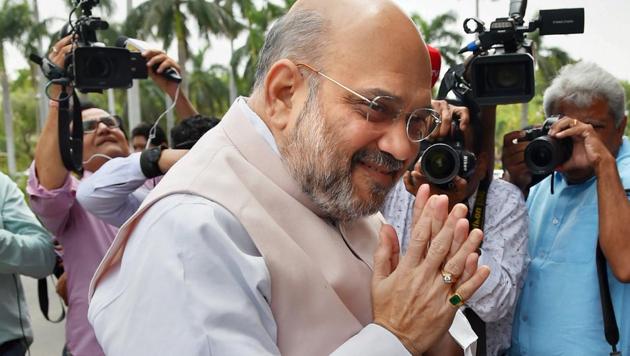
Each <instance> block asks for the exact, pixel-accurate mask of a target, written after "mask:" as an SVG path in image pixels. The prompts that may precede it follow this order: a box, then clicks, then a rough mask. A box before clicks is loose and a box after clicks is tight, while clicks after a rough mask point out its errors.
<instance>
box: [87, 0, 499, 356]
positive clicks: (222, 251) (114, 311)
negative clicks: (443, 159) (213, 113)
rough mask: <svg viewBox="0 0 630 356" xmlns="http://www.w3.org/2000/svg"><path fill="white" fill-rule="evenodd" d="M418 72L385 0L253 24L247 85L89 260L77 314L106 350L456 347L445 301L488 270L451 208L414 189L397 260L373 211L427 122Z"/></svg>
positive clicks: (423, 54)
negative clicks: (254, 58) (248, 90)
mask: <svg viewBox="0 0 630 356" xmlns="http://www.w3.org/2000/svg"><path fill="white" fill-rule="evenodd" d="M392 39H396V40H395V41H393V40H392ZM430 79H431V72H430V66H429V56H428V53H427V50H426V45H425V44H424V42H423V41H422V38H421V37H420V34H419V33H418V30H417V29H416V28H415V26H414V25H413V23H412V22H411V20H410V19H409V18H408V17H407V16H406V15H405V14H404V13H403V12H402V11H401V10H400V9H399V8H398V7H396V6H395V5H393V3H392V2H391V1H388V0H376V1H370V2H365V1H359V0H345V1H338V0H337V1H333V0H325V1H321V0H318V1H315V0H303V1H298V2H297V3H296V4H295V5H294V6H293V8H292V9H291V10H290V11H289V13H288V14H287V15H286V16H284V17H283V18H282V19H280V20H278V22H277V23H276V24H275V25H274V27H273V28H272V30H271V31H270V33H269V34H268V35H267V38H266V42H265V46H264V48H263V51H262V53H261V56H260V62H259V65H258V70H257V76H256V84H255V88H254V91H253V93H252V95H251V97H250V98H249V99H247V98H239V99H238V100H237V101H236V102H235V103H234V105H233V106H232V107H231V108H230V110H229V112H228V113H227V114H226V115H225V117H224V118H223V120H222V122H221V124H220V125H219V126H217V127H216V128H215V129H214V130H212V131H211V132H209V133H208V134H206V135H205V136H204V137H203V138H202V139H201V140H200V141H199V142H198V143H197V145H195V147H194V148H193V149H192V150H191V151H190V152H189V154H188V155H186V156H185V157H184V158H183V159H182V160H181V161H179V162H178V163H177V164H176V165H175V166H174V167H173V168H172V170H171V171H169V173H168V174H167V175H166V176H165V177H164V179H163V180H162V182H161V183H160V184H159V185H158V186H157V187H156V189H155V190H154V191H153V192H152V193H151V194H150V195H149V197H148V198H147V199H146V200H145V201H144V203H143V205H142V207H141V208H140V210H139V211H138V212H137V213H136V214H135V215H134V216H133V217H132V218H131V219H130V220H129V221H128V222H127V223H126V224H125V225H124V226H123V227H122V228H121V231H120V233H119V235H118V236H117V238H116V240H115V242H114V244H113V245H112V248H111V249H110V251H109V252H108V254H107V256H106V257H105V259H104V261H103V263H102V264H101V266H100V267H99V269H98V271H97V273H96V275H95V277H94V279H93V282H92V297H91V303H90V312H89V318H90V320H91V322H92V325H93V326H94V330H95V332H96V334H97V337H98V340H99V342H100V344H101V345H102V347H103V349H104V350H105V352H106V353H107V354H108V355H132V354H133V355H155V354H160V355H173V354H182V355H210V354H212V355H280V354H282V355H325V354H331V353H333V354H336V355H408V354H414V355H418V354H440V355H451V354H453V355H456V354H462V353H463V352H465V353H466V354H467V355H470V354H471V352H473V348H474V341H475V339H476V336H475V335H474V333H472V334H471V332H472V331H471V330H470V328H469V325H468V324H467V323H466V321H465V320H462V317H461V316H460V315H459V314H456V312H457V308H458V307H459V306H460V305H461V304H462V303H463V301H464V300H465V299H467V298H469V297H470V296H471V295H472V294H473V293H474V292H475V290H477V288H479V286H480V285H481V284H482V283H483V281H484V280H485V279H486V278H487V276H488V274H489V269H488V268H487V267H485V266H482V267H479V268H478V267H477V258H478V256H477V255H476V253H475V252H474V251H475V250H476V248H477V246H478V245H479V243H480V242H481V239H482V233H481V231H479V230H473V231H472V232H470V233H469V231H468V230H469V229H468V223H467V221H466V219H465V218H466V210H467V209H466V207H465V206H463V205H457V206H455V208H453V210H452V212H451V213H450V214H448V209H447V207H448V199H447V198H446V197H445V196H436V197H431V198H429V191H428V187H426V186H425V187H422V188H421V189H420V190H419V193H418V199H417V209H416V216H417V219H416V222H417V224H416V226H415V227H414V233H413V238H412V241H411V242H410V247H409V249H408V252H407V254H406V255H405V256H404V257H401V258H399V248H398V241H397V237H396V234H395V232H394V230H393V228H392V227H391V226H389V225H384V224H383V223H382V218H381V216H380V215H373V214H377V212H378V209H379V208H380V206H381V204H382V203H383V199H384V198H385V195H386V194H387V192H388V191H389V190H390V189H391V188H392V187H393V185H394V184H395V183H396V181H397V180H398V179H400V177H401V176H402V174H403V173H404V171H405V167H406V166H407V165H408V164H409V163H410V162H411V161H412V160H413V159H414V158H415V155H416V152H417V151H418V147H419V144H418V142H419V141H421V140H422V139H424V138H425V137H426V136H428V135H429V134H431V132H432V131H433V129H434V128H435V127H437V125H438V124H439V122H440V119H439V115H438V113H437V112H435V111H434V110H432V109H431V108H430V107H431V90H430ZM379 231H380V233H379ZM429 242H430V244H429ZM399 260H400V261H399ZM444 271H448V273H446V272H444ZM449 327H450V333H449V332H447V331H449Z"/></svg>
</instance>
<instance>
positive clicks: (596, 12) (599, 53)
mask: <svg viewBox="0 0 630 356" xmlns="http://www.w3.org/2000/svg"><path fill="white" fill-rule="evenodd" d="M37 1H38V4H39V11H40V17H42V18H44V17H55V18H59V19H60V20H59V21H58V22H57V24H56V26H57V27H61V25H62V21H61V19H62V18H64V17H67V10H66V8H65V6H64V4H63V0H37ZM365 1H370V0H365ZM394 1H395V2H396V3H398V4H399V5H400V7H401V8H403V9H404V10H405V11H406V12H408V13H411V12H417V13H419V14H420V15H421V16H422V17H423V18H425V19H431V18H434V17H435V16H437V15H440V14H442V13H445V12H448V11H454V12H455V13H456V14H457V15H458V17H459V19H458V22H457V24H456V25H453V28H452V29H451V30H454V31H460V32H461V33H462V35H464V36H465V37H464V42H465V43H468V42H470V41H472V40H474V36H472V35H466V34H465V33H464V32H463V28H462V23H463V20H464V19H465V18H467V17H474V16H475V1H478V2H479V10H480V11H479V17H480V19H481V20H483V21H484V22H485V23H486V24H489V23H490V22H491V21H492V20H494V19H495V18H497V17H505V16H507V13H508V8H509V0H433V1H429V0H394ZM142 2H143V0H133V1H132V3H133V5H138V4H140V3H142ZM126 6H127V1H126V0H116V10H115V13H114V15H113V16H112V17H111V18H108V19H107V20H111V21H122V19H123V18H124V15H125V13H126ZM563 7H584V8H585V17H586V20H585V30H584V34H578V35H556V36H545V38H544V39H543V43H544V44H545V45H546V46H556V47H560V48H562V49H564V50H565V51H567V52H568V53H569V54H570V55H571V56H572V57H574V58H576V59H583V60H588V61H593V62H596V63H598V64H599V65H601V66H602V67H604V68H605V69H606V70H608V71H610V72H611V73H612V74H613V75H615V76H616V77H618V78H620V79H624V80H628V81H630V60H629V59H630V39H629V37H628V36H629V34H630V21H628V15H629V14H630V1H627V0H572V1H568V0H530V1H528V11H527V13H526V18H527V19H531V18H532V16H533V15H534V14H536V13H537V10H540V9H555V8H563ZM97 12H98V11H95V14H96V13H97ZM194 27H195V25H191V26H190V28H191V29H192V30H193V32H194ZM192 38H193V39H194V38H198V36H194V33H193V36H192ZM241 41H243V39H242V38H241ZM465 43H463V44H462V46H463V45H464V44H465ZM200 45H201V44H200V43H195V42H194V41H193V42H192V43H191V46H192V47H193V50H194V47H198V46H200ZM237 45H238V43H237ZM168 54H169V55H170V56H172V57H174V58H176V56H177V51H176V48H175V47H174V46H172V48H169V49H168ZM229 58H230V50H229V43H228V42H227V41H226V40H225V39H222V38H216V37H215V38H213V39H212V47H211V49H210V50H209V51H208V52H207V58H206V65H210V64H213V63H220V64H224V65H227V64H228V63H229ZM7 66H8V69H9V71H8V73H10V74H9V75H10V76H11V77H15V75H14V74H11V73H15V70H16V69H18V68H24V67H26V61H25V60H24V59H23V56H21V55H20V53H19V52H17V51H16V50H15V49H14V48H9V52H8V56H7Z"/></svg>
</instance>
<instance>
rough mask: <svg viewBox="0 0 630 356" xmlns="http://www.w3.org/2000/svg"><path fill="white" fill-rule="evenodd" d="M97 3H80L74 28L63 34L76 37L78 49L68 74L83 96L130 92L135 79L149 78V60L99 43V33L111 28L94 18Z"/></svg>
mask: <svg viewBox="0 0 630 356" xmlns="http://www.w3.org/2000/svg"><path fill="white" fill-rule="evenodd" d="M98 2H99V1H98V0H87V1H86V0H77V7H79V8H80V9H81V11H82V15H81V16H80V17H79V18H78V19H77V20H76V22H75V23H74V24H68V26H66V28H65V30H66V31H62V37H64V36H67V35H70V34H74V35H75V36H76V40H75V42H74V43H75V46H76V48H75V49H74V50H73V51H72V53H71V54H69V55H68V56H67V57H66V60H65V64H66V73H67V74H68V77H69V78H70V79H71V80H72V81H73V86H74V87H75V88H76V89H78V90H79V91H81V92H84V93H87V92H102V91H103V90H104V89H110V88H130V87H131V86H132V83H133V79H146V78H147V77H148V71H147V66H146V60H145V59H144V57H142V55H141V54H140V53H137V52H130V51H129V50H127V49H125V48H118V47H106V46H104V45H103V44H102V43H100V42H98V40H97V37H96V31H98V30H106V29H107V28H108V27H109V24H108V23H107V22H106V21H104V20H102V19H101V18H99V17H94V16H92V7H93V6H95V5H97V4H98ZM68 29H69V31H68ZM64 32H65V33H64Z"/></svg>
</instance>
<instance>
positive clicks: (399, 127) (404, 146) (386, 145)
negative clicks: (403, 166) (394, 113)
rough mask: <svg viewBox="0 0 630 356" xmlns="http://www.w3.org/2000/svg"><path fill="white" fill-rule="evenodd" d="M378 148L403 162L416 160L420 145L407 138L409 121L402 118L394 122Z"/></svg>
mask: <svg viewBox="0 0 630 356" xmlns="http://www.w3.org/2000/svg"><path fill="white" fill-rule="evenodd" d="M378 148H379V149H380V150H381V151H384V152H387V153H389V154H391V155H392V156H394V158H396V159H397V160H400V161H403V162H407V161H408V160H410V159H412V158H414V157H415V155H416V153H417V151H418V143H417V142H411V140H410V139H409V137H408V136H407V119H405V118H400V119H398V120H395V121H394V122H392V124H391V125H389V127H388V128H387V129H386V130H385V132H384V133H383V135H382V136H381V137H380V139H379V141H378Z"/></svg>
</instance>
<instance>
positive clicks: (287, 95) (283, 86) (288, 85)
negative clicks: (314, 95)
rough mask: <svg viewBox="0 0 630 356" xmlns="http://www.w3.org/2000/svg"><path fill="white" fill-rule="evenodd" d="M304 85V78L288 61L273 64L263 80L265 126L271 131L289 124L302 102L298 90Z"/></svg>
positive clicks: (282, 128) (281, 128)
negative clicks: (266, 120)
mask: <svg viewBox="0 0 630 356" xmlns="http://www.w3.org/2000/svg"><path fill="white" fill-rule="evenodd" d="M303 84H304V77H303V76H302V73H300V71H299V69H298V67H297V66H296V65H295V64H294V63H293V62H291V61H290V60H288V59H282V60H279V61H277V62H276V63H274V64H273V65H272V66H271V68H270V69H269V71H268V72H267V77H266V78H265V89H264V90H265V93H264V97H265V98H264V99H265V104H266V105H265V111H266V113H265V114H266V116H267V119H268V122H267V125H269V126H270V128H271V129H272V131H276V130H277V131H282V130H284V129H285V128H286V127H287V125H289V124H290V122H291V120H292V118H293V116H295V115H296V113H295V112H294V111H295V109H296V108H298V107H300V105H299V103H300V102H301V101H302V100H304V98H302V97H301V96H302V95H303V94H302V95H300V94H298V89H299V88H300V87H301V86H302V85H303Z"/></svg>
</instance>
